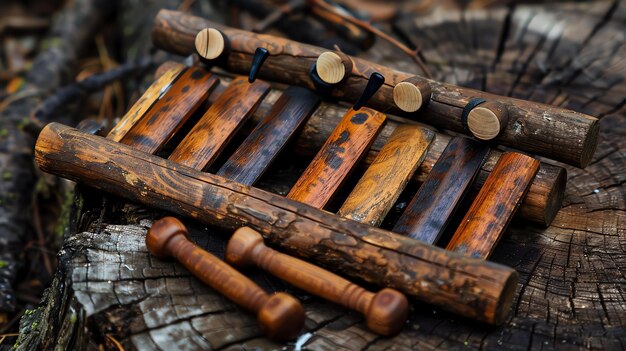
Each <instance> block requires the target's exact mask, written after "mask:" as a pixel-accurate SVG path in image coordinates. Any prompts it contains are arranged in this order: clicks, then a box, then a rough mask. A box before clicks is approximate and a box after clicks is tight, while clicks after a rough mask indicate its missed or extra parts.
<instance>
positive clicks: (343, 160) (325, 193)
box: [287, 108, 387, 208]
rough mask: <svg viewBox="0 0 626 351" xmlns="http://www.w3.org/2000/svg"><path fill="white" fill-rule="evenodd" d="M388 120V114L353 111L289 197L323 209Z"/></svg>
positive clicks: (347, 115)
mask: <svg viewBox="0 0 626 351" xmlns="http://www.w3.org/2000/svg"><path fill="white" fill-rule="evenodd" d="M386 119H387V116H385V115H384V114H382V113H380V112H378V111H375V110H372V109H369V108H362V109H360V110H357V111H355V110H352V109H351V110H349V111H348V112H347V113H346V114H345V115H344V116H343V118H342V119H341V121H340V122H339V124H338V125H337V127H336V128H335V130H333V132H332V134H331V135H330V136H329V137H328V140H326V142H325V143H324V145H322V148H321V149H320V150H319V152H318V153H317V155H315V157H314V158H313V161H311V163H310V164H309V166H308V167H307V168H306V169H305V170H304V172H303V173H302V175H301V176H300V178H299V179H298V181H297V182H296V184H295V185H294V186H293V187H292V188H291V191H289V194H287V197H288V198H290V199H293V200H296V201H299V202H303V203H305V204H307V205H310V206H313V207H317V208H323V207H324V206H325V205H326V204H327V203H328V201H330V199H331V198H332V197H333V195H335V193H336V192H337V191H338V190H339V187H340V186H341V185H342V184H343V183H344V181H345V180H346V178H347V177H348V175H350V173H351V172H352V170H353V169H354V168H355V167H356V165H357V164H358V163H359V160H361V159H362V158H363V156H365V154H366V153H367V149H369V147H370V145H372V143H373V142H374V139H376V136H377V135H378V133H380V131H381V130H382V128H383V126H384V125H385V120H386Z"/></svg>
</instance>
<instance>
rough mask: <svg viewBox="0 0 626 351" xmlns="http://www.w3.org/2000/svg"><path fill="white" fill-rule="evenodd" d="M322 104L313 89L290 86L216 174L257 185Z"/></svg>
mask: <svg viewBox="0 0 626 351" xmlns="http://www.w3.org/2000/svg"><path fill="white" fill-rule="evenodd" d="M319 104H320V98H319V97H318V96H317V95H316V94H315V93H313V92H311V91H310V90H308V89H304V88H299V87H289V88H287V89H286V90H285V91H284V92H283V93H282V95H281V96H280V98H278V101H276V103H274V105H272V109H271V110H270V112H269V114H268V115H267V117H265V118H264V119H263V120H262V121H261V122H260V123H259V124H258V125H257V126H256V128H254V130H253V131H252V132H251V133H250V135H248V137H247V138H246V140H244V142H243V143H242V144H241V146H239V148H237V150H236V151H235V152H234V153H233V154H232V155H231V157H230V158H229V159H228V161H226V163H225V164H224V165H223V166H222V168H220V170H219V171H218V172H217V175H219V176H222V177H225V178H228V179H230V180H234V181H236V182H238V183H241V184H245V185H252V184H254V182H256V181H257V180H258V179H259V178H260V177H261V176H262V175H263V173H265V170H266V169H267V168H268V167H269V166H270V165H271V164H272V162H273V161H274V159H275V158H276V157H277V156H278V154H279V153H280V152H281V150H282V149H283V148H284V147H285V145H287V142H288V141H289V140H290V139H291V137H292V136H294V134H296V133H297V131H298V130H299V129H300V128H301V127H302V125H304V123H305V122H306V120H307V119H308V118H309V117H310V116H311V115H312V114H313V112H314V111H315V109H316V108H317V106H319Z"/></svg>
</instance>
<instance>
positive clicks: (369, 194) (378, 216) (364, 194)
mask: <svg viewBox="0 0 626 351" xmlns="http://www.w3.org/2000/svg"><path fill="white" fill-rule="evenodd" d="M434 135H435V133H434V132H433V131H431V130H428V129H423V128H420V127H418V126H414V125H401V126H398V128H396V130H395V131H394V132H393V134H392V135H391V136H390V137H389V142H387V144H385V146H383V148H382V149H381V151H380V152H379V153H378V156H377V157H376V159H375V160H374V162H373V163H372V164H371V165H370V166H369V167H368V168H367V171H365V174H363V176H362V177H361V179H360V180H359V182H358V183H357V185H356V186H355V187H354V189H352V192H351V193H350V195H348V197H347V198H346V201H344V203H343V205H342V206H341V208H340V209H339V212H338V213H337V214H338V215H340V216H342V217H345V218H349V219H352V220H354V221H357V222H361V223H367V224H369V225H373V226H379V225H380V223H381V222H382V221H383V219H384V218H385V216H386V215H387V213H388V212H389V210H390V209H391V207H392V206H393V204H394V203H395V202H396V200H398V197H399V196H400V193H401V192H402V190H404V187H405V186H406V184H407V183H408V181H409V179H411V177H412V176H413V173H415V171H416V170H417V167H418V166H419V164H420V163H422V161H423V160H424V157H426V150H428V147H429V146H430V143H431V142H432V140H433V137H434Z"/></svg>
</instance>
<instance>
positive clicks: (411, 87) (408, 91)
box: [393, 77, 431, 112]
mask: <svg viewBox="0 0 626 351" xmlns="http://www.w3.org/2000/svg"><path fill="white" fill-rule="evenodd" d="M430 95H431V89H430V84H429V83H428V81H427V80H425V79H422V78H418V77H412V78H409V79H407V80H404V81H402V82H400V83H398V84H396V86H395V87H394V88H393V101H394V102H395V104H396V106H398V108H399V109H401V110H402V111H404V112H415V111H417V110H419V109H420V108H421V107H422V106H423V105H424V104H426V103H427V102H428V101H429V100H430Z"/></svg>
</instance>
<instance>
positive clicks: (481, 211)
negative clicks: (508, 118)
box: [446, 152, 539, 259]
mask: <svg viewBox="0 0 626 351" xmlns="http://www.w3.org/2000/svg"><path fill="white" fill-rule="evenodd" d="M538 170H539V161H537V160H535V159H534V158H532V157H530V156H527V155H524V154H520V153H517V152H505V153H504V155H502V157H500V159H499V160H498V163H496V166H495V167H494V168H493V172H491V174H490V175H489V177H488V178H487V180H486V181H485V185H483V187H482V188H481V189H480V192H479V193H478V195H477V196H476V198H475V199H474V201H473V202H472V206H471V207H470V208H469V210H468V211H467V213H466V214H465V216H464V217H463V219H462V220H461V223H460V224H459V227H458V228H457V229H456V232H455V233H454V235H453V236H452V239H450V242H449V243H448V245H447V246H446V249H447V250H450V251H456V252H458V253H461V254H463V255H467V256H471V257H479V258H483V259H487V258H489V255H491V253H492V252H493V250H494V249H495V248H496V245H497V244H498V242H499V241H500V238H501V237H502V235H503V234H504V232H505V231H506V228H507V227H508V226H509V223H510V222H511V220H512V219H513V216H514V215H515V212H516V211H517V208H518V207H519V204H520V201H521V199H522V197H524V194H525V193H526V192H527V191H528V187H529V186H530V182H531V181H532V179H533V178H534V177H535V174H537V171H538Z"/></svg>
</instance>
